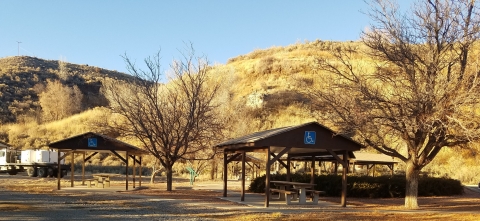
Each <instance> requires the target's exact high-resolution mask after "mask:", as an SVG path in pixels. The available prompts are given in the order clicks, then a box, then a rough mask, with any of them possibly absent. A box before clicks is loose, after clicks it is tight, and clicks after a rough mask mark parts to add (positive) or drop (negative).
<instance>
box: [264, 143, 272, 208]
mask: <svg viewBox="0 0 480 221" xmlns="http://www.w3.org/2000/svg"><path fill="white" fill-rule="evenodd" d="M266 154H267V165H266V174H265V207H268V206H269V204H270V166H271V164H270V147H268V148H267V150H266Z"/></svg>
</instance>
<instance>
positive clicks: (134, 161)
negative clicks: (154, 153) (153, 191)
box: [130, 155, 137, 189]
mask: <svg viewBox="0 0 480 221" xmlns="http://www.w3.org/2000/svg"><path fill="white" fill-rule="evenodd" d="M130 157H132V155H130ZM135 158H137V156H135V155H133V168H132V169H133V189H135V183H136V182H135V170H136V169H137V168H136V167H135V166H136V164H137V163H136V162H137V159H135Z"/></svg>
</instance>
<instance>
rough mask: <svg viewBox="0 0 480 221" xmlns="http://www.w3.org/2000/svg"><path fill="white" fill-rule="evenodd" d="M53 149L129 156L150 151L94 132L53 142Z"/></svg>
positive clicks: (51, 146)
mask: <svg viewBox="0 0 480 221" xmlns="http://www.w3.org/2000/svg"><path fill="white" fill-rule="evenodd" d="M48 146H49V147H50V148H52V149H58V150H65V151H69V150H74V151H93V152H110V151H117V152H118V151H122V152H128V153H129V154H136V155H143V154H148V151H146V150H142V149H140V148H138V147H135V146H133V145H130V144H128V143H125V142H123V141H120V140H117V139H115V138H111V137H108V136H105V135H103V134H97V133H93V132H87V133H84V134H80V135H77V136H73V137H69V138H66V139H63V140H59V141H56V142H53V143H51V144H49V145H48Z"/></svg>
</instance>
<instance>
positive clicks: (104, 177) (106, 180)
mask: <svg viewBox="0 0 480 221" xmlns="http://www.w3.org/2000/svg"><path fill="white" fill-rule="evenodd" d="M114 176H117V174H109V173H97V174H93V177H94V178H95V179H96V180H98V181H97V183H98V184H102V186H106V187H110V177H114Z"/></svg>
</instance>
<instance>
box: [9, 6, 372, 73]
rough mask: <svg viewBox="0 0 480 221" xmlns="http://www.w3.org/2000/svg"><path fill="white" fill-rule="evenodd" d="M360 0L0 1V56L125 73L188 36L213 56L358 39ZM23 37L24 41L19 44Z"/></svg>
mask: <svg viewBox="0 0 480 221" xmlns="http://www.w3.org/2000/svg"><path fill="white" fill-rule="evenodd" d="M367 9H368V8H367V5H366V4H365V3H364V2H363V1H361V0H305V1H283V0H279V1H273V0H261V1H248V0H244V1H226V0H224V1H220V0H209V1H208V0H205V1H198V0H197V1H194V0H191V1H186V0H185V1H160V0H158V1H147V0H138V1H126V0H123V1H122V0H116V1H113V0H101V1H98V0H96V1H93V0H82V1H52V0H49V1H37V0H25V1H0V58H3V57H7V56H16V55H18V46H19V48H20V50H19V53H20V55H28V56H35V57H39V58H43V59H49V60H58V59H60V58H63V59H64V60H66V61H67V62H71V63H76V64H88V65H90V66H98V67H102V68H106V69H110V70H117V71H121V72H126V68H125V63H124V61H123V59H122V58H121V57H120V55H123V54H124V53H126V54H127V55H128V57H130V58H131V59H133V60H136V61H137V63H141V62H142V60H143V59H144V58H145V57H147V56H150V55H153V54H154V53H155V52H157V51H158V50H159V49H161V50H162V52H161V54H162V64H163V67H164V69H167V68H168V64H169V63H170V62H171V61H172V59H174V58H176V57H179V52H178V50H179V49H181V48H183V47H184V46H185V45H184V42H192V43H193V45H194V48H195V50H196V51H197V53H201V54H205V55H206V56H207V57H208V59H209V60H210V61H211V62H212V63H226V61H227V60H228V59H229V58H233V57H236V56H238V55H242V54H247V53H249V52H251V51H253V50H255V49H265V48H269V47H272V46H287V45H290V44H294V43H296V42H304V41H305V40H309V41H313V40H316V39H320V40H334V41H347V40H358V39H359V36H360V33H361V31H362V30H364V29H365V27H367V26H368V24H369V18H368V17H367V16H366V15H364V14H363V13H361V12H360V11H362V10H363V11H365V10H367ZM17 41H20V42H21V43H20V44H19V43H17Z"/></svg>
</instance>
